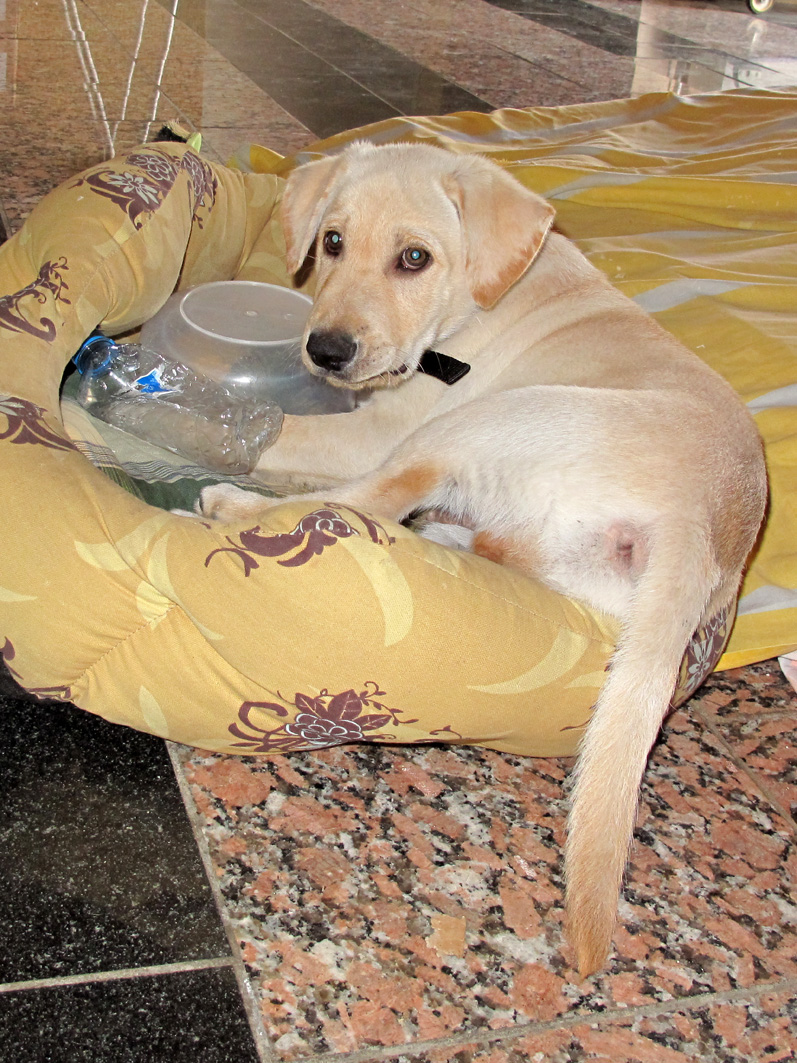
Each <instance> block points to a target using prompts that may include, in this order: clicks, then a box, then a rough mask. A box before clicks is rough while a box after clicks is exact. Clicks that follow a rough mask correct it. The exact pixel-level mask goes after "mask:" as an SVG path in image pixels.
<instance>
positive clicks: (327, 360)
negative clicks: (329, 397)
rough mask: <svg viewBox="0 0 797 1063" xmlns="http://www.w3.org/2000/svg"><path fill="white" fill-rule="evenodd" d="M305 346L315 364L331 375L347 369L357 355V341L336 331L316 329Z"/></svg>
mask: <svg viewBox="0 0 797 1063" xmlns="http://www.w3.org/2000/svg"><path fill="white" fill-rule="evenodd" d="M305 346H306V348H307V353H308V355H309V356H310V360H311V361H312V362H313V364H314V365H317V366H318V368H319V369H326V370H327V371H328V372H330V373H338V372H340V370H341V369H345V367H346V366H347V365H348V364H349V362H351V361H352V359H353V358H354V355H355V354H356V353H357V341H356V340H354V339H352V337H351V336H349V335H348V334H347V333H345V332H339V331H337V330H336V329H316V330H315V331H314V332H311V333H310V335H309V336H308V337H307V343H306V345H305Z"/></svg>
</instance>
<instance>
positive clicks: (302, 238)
mask: <svg viewBox="0 0 797 1063" xmlns="http://www.w3.org/2000/svg"><path fill="white" fill-rule="evenodd" d="M344 164H345V160H344V159H343V158H342V157H341V156H339V155H333V156H331V157H330V158H326V159H317V160H316V161H315V162H308V163H305V165H304V166H300V167H299V168H298V169H296V170H294V171H293V173H292V174H291V175H290V176H289V177H288V183H287V185H286V187H285V192H284V193H283V196H282V205H281V208H280V209H281V211H282V228H283V231H284V233H285V244H286V249H287V255H286V263H287V266H288V270H289V272H290V273H296V271H297V270H298V269H299V267H300V266H301V264H302V263H303V262H304V260H305V258H306V256H307V252H308V251H309V250H310V248H311V246H312V244H313V240H315V236H316V233H317V232H318V226H319V225H320V223H321V217H322V215H323V213H324V211H325V210H326V206H327V203H328V202H329V198H330V196H331V194H332V187H333V184H334V182H335V178H336V177H337V176H338V174H339V173H340V172H341V171H342V168H343V166H344Z"/></svg>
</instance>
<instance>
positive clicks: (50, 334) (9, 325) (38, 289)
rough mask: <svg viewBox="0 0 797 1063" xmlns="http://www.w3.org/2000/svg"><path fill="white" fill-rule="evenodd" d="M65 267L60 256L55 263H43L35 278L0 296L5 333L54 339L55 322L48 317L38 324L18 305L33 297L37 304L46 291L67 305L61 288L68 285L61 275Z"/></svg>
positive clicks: (0, 319)
mask: <svg viewBox="0 0 797 1063" xmlns="http://www.w3.org/2000/svg"><path fill="white" fill-rule="evenodd" d="M68 269H69V265H68V263H67V260H66V258H65V257H64V256H62V257H61V258H59V259H58V260H57V261H55V262H45V263H44V265H43V266H42V268H41V269H40V270H39V275H38V277H37V278H36V280H35V281H32V282H31V283H30V284H27V285H25V287H24V288H21V289H20V290H19V291H18V292H14V293H13V294H12V295H4V296H2V297H0V328H5V329H8V330H9V332H26V333H28V335H30V336H35V337H36V338H37V339H41V340H46V341H47V342H48V343H52V341H53V340H54V339H55V332H56V328H55V322H54V321H52V320H51V319H50V318H49V317H41V318H39V323H38V324H35V323H34V322H32V321H28V319H27V318H25V317H23V316H22V314H21V313H20V309H19V308H20V304H21V303H22V302H23V300H25V299H33V300H34V301H35V302H37V303H40V304H44V303H46V302H47V295H48V293H49V294H50V295H52V297H53V299H54V300H55V301H56V302H59V303H66V304H67V306H68V305H70V301H69V299H67V298H66V296H65V295H64V292H65V291H69V285H68V284H67V283H66V281H65V280H64V276H63V275H64V273H65V271H66V270H68Z"/></svg>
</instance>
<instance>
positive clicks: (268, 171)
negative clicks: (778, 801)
mask: <svg viewBox="0 0 797 1063" xmlns="http://www.w3.org/2000/svg"><path fill="white" fill-rule="evenodd" d="M795 106H797V96H794V95H789V94H788V93H785V94H784V93H780V94H779V93H769V92H762V93H747V94H745V93H742V94H731V95H725V96H712V97H701V98H696V99H691V100H679V99H677V98H675V97H672V96H652V97H644V98H642V99H639V100H636V101H619V102H615V103H609V104H597V105H587V106H583V107H570V108H563V109H557V110H550V109H536V110H530V111H499V112H496V113H494V114H492V115H489V116H485V115H476V114H462V115H454V116H450V117H448V118H441V119H412V120H410V119H407V120H394V121H391V122H387V123H383V124H380V125H377V126H372V127H369V128H368V129H366V130H362V131H359V132H358V133H357V134H355V133H351V134H347V135H345V136H341V137H337V138H334V139H333V140H331V141H328V142H325V143H324V144H321V145H319V146H318V149H317V150H318V151H319V152H323V151H332V150H337V149H338V148H339V147H340V146H341V145H342V144H343V143H345V142H346V141H348V140H351V139H353V138H354V137H355V136H365V137H367V138H370V139H373V140H375V141H378V142H384V141H388V140H396V139H416V140H419V139H420V140H427V141H432V142H435V143H439V144H443V145H445V146H446V147H449V148H450V149H452V150H455V151H479V152H484V153H487V154H489V155H491V156H492V157H493V158H495V159H496V160H497V161H498V162H500V163H502V164H505V165H507V166H509V167H510V168H511V169H512V172H513V173H515V174H516V176H517V177H519V178H520V180H522V181H524V182H526V183H528V184H529V186H531V187H533V188H534V189H535V190H536V191H538V192H541V193H543V194H545V195H548V196H549V197H550V198H552V199H553V200H554V202H555V203H556V205H557V207H558V210H559V224H560V226H561V227H562V228H563V229H564V230H565V231H566V232H567V233H568V234H569V235H570V236H572V237H573V238H574V239H576V240H577V241H578V242H579V244H580V245H581V246H582V248H583V249H584V250H585V252H586V253H587V254H588V255H589V256H590V257H591V259H592V260H593V261H594V262H595V263H596V264H597V265H598V266H600V267H601V268H602V269H604V270H605V271H606V273H607V274H608V275H609V277H610V278H611V279H612V280H613V281H614V282H615V283H616V284H618V286H619V287H621V288H623V290H624V291H626V292H627V293H628V294H630V295H631V296H633V297H635V298H637V299H638V300H639V301H640V302H642V304H643V305H644V306H646V307H647V308H648V309H650V310H651V311H652V312H654V313H656V315H657V317H658V318H659V320H660V321H661V322H662V323H663V324H664V325H665V326H666V327H667V328H669V329H671V330H672V331H673V332H675V333H676V334H678V335H679V336H680V337H681V338H682V339H683V341H684V342H685V343H686V344H687V345H689V346H691V347H692V348H693V349H695V350H696V351H698V353H699V354H701V355H702V356H703V357H704V358H705V359H706V360H707V361H709V362H710V363H711V364H712V365H714V366H715V367H716V368H718V369H719V370H720V372H722V373H724V374H725V375H726V376H727V377H728V379H729V380H730V381H731V382H732V384H733V385H734V386H735V387H736V388H737V389H738V391H739V392H740V393H741V394H742V395H743V397H744V398H745V399H746V400H747V401H750V402H751V403H752V406H753V408H754V409H755V410H756V412H757V415H758V419H759V424H760V426H761V429H762V432H763V433H764V435H765V438H766V441H767V450H768V457H769V462H770V473H771V478H772V505H771V513H770V518H769V524H768V527H767V530H766V533H765V535H764V537H763V540H762V544H761V549H760V552H759V554H758V556H757V558H756V560H755V562H754V565H753V567H752V569H751V571H750V573H749V575H748V577H747V581H746V583H745V586H744V588H743V597H742V602H741V609H740V618H739V620H738V621H737V623H736V627H735V630H734V632H733V635H732V638H731V642H730V645H729V648H728V651H727V652H726V654H725V656H724V657H723V660H722V662H721V664H723V665H730V664H739V663H743V662H746V661H752V660H760V659H763V658H766V657H771V656H773V655H775V654H777V653H781V652H786V651H788V650H792V649H794V648H795V647H797V623H796V621H795V618H796V617H797V612H796V611H795V609H796V608H797V590H795V588H797V534H795V531H796V525H797V514H795V497H797V495H795V482H794V481H795V465H797V443H796V442H795V433H796V430H797V418H796V417H795V402H796V401H797V398H796V397H795V395H796V393H797V362H796V360H795V354H796V353H797V313H796V312H795V310H796V308H795V297H794V290H795V289H794V268H793V264H794V261H795V258H794V254H795V248H794V240H795V227H796V226H797V189H795V187H794V184H793V181H794V173H795V170H797V146H795V137H794V123H793V115H794V113H795ZM304 157H305V156H303V157H302V158H304ZM296 161H297V160H295V159H294V160H283V159H280V158H279V157H278V156H275V155H274V154H273V153H270V152H267V151H266V150H265V149H258V148H253V149H251V151H249V152H248V153H246V158H242V159H239V160H238V162H237V165H238V167H239V168H237V169H236V168H226V167H220V166H214V165H212V164H210V163H209V162H207V161H206V160H205V159H203V158H201V157H200V156H199V155H198V154H197V153H196V152H195V151H193V150H192V149H191V148H188V147H186V146H183V145H175V144H150V145H144V146H142V147H141V148H139V149H137V150H135V151H133V152H132V153H130V154H128V155H126V156H124V157H120V158H116V159H114V160H112V161H110V162H108V163H104V164H101V165H99V166H96V167H94V168H92V169H91V170H89V171H87V172H85V173H84V174H82V175H80V176H78V177H76V178H74V179H73V180H70V181H67V182H66V183H65V184H64V185H62V186H61V187H60V188H58V189H56V190H55V191H54V192H53V193H51V194H50V195H49V196H48V197H46V198H45V199H44V200H43V201H42V202H41V203H40V204H39V205H38V206H37V208H36V209H35V210H34V211H33V213H32V214H31V216H30V218H29V219H28V221H27V223H26V224H25V226H24V227H23V229H22V230H21V232H20V233H19V234H18V235H17V236H15V237H14V238H13V239H11V240H10V241H8V243H7V244H6V245H5V246H3V247H2V248H0V468H2V476H3V544H2V553H1V554H0V556H1V557H2V562H1V563H0V644H2V646H3V656H4V659H5V661H6V664H7V665H8V667H9V668H10V669H11V671H12V673H13V674H14V675H15V676H16V677H17V678H18V680H19V681H20V682H21V683H22V684H23V685H24V686H25V687H26V688H27V689H28V690H31V691H33V692H34V693H36V694H38V695H39V696H42V697H56V698H63V699H65V700H70V701H72V702H74V703H75V704H76V705H79V706H81V707H82V708H85V709H87V710H89V711H91V712H95V713H98V714H100V715H102V716H104V717H106V718H107V719H109V720H113V721H116V722H118V723H123V724H127V725H129V726H131V727H135V728H139V729H141V730H146V731H151V732H153V733H156V734H159V735H162V736H164V737H168V738H171V739H175V740H177V741H180V742H185V743H188V744H192V745H198V746H201V747H204V748H206V749H213V750H220V751H225V752H239V753H253V754H267V753H272V752H281V751H287V750H291V749H298V748H303V747H308V746H317V745H327V744H332V743H336V742H344V741H356V740H365V741H376V742H428V741H443V742H466V743H477V744H480V745H483V746H488V747H491V748H494V749H499V750H506V751H510V752H515V753H523V754H532V755H551V754H564V753H572V752H573V751H574V749H575V746H576V743H577V740H578V738H579V736H580V734H581V733H582V730H583V726H584V724H585V721H586V720H587V719H588V716H589V712H590V707H591V705H592V704H593V702H594V700H595V696H596V693H597V691H598V689H599V687H600V684H601V682H602V680H603V676H604V671H605V667H606V663H607V661H608V659H609V657H610V654H611V651H612V646H613V639H614V636H615V633H616V628H615V624H614V622H613V621H611V620H607V619H606V618H605V617H601V616H599V615H596V614H594V613H593V612H591V611H590V610H588V609H586V608H584V607H582V606H580V605H577V604H574V603H572V602H570V601H567V600H565V599H563V598H562V597H560V596H558V595H556V594H554V593H553V592H551V591H550V590H547V589H546V588H544V587H542V586H540V585H538V584H536V583H534V582H533V581H531V580H529V579H526V578H524V577H523V576H521V575H519V574H517V573H513V572H512V571H510V570H508V569H503V568H500V567H498V566H495V565H493V564H491V563H490V562H488V561H486V560H484V559H481V558H477V557H473V556H470V555H467V554H459V553H456V552H453V551H449V550H446V549H444V548H443V547H440V546H437V545H435V544H433V543H430V542H427V541H425V540H423V539H420V538H418V537H417V536H415V535H413V534H412V533H411V532H409V531H407V530H406V529H404V528H402V527H399V526H396V525H393V524H390V523H387V522H380V521H378V520H375V519H374V518H373V517H371V516H369V515H368V514H362V513H355V512H353V511H351V510H348V509H345V508H343V507H333V508H327V507H318V506H317V505H310V504H304V505H303V504H290V505H284V506H281V507H278V508H276V509H274V510H272V511H270V512H269V514H268V517H267V520H264V521H263V522H262V523H261V524H260V525H259V526H256V527H252V526H251V522H250V524H246V523H244V524H241V525H231V526H225V527H209V526H206V525H204V524H202V523H199V522H195V521H190V520H185V519H182V518H180V517H177V516H174V515H172V514H171V513H169V512H167V511H166V510H164V509H160V508H155V507H154V506H152V505H149V504H147V503H146V502H144V501H142V500H141V498H138V497H136V496H135V495H134V494H131V493H128V492H126V491H125V490H123V489H122V487H120V486H119V484H118V483H116V482H114V481H113V480H112V479H111V478H110V477H108V476H106V475H104V474H103V473H102V472H101V471H99V469H98V468H96V467H95V466H94V465H93V464H92V463H91V462H89V461H88V460H87V458H86V457H85V453H84V452H85V450H86V446H85V445H84V442H83V441H81V440H80V439H78V438H76V435H79V434H80V433H79V432H76V430H75V428H74V427H73V428H72V435H71V436H70V434H69V433H68V432H67V430H66V428H65V425H64V420H63V417H62V414H61V407H60V404H59V389H60V386H61V382H62V375H63V371H64V367H65V366H66V365H67V363H68V362H69V359H70V358H71V356H72V354H73V353H74V352H75V350H76V349H77V348H78V346H79V345H80V343H81V342H82V340H83V339H84V338H85V337H86V336H87V335H88V333H89V332H91V330H92V329H94V328H95V327H96V326H98V325H99V326H100V327H101V328H102V329H103V330H104V331H106V332H108V333H110V334H112V335H116V334H119V333H123V332H130V331H131V330H135V329H136V328H137V327H139V326H140V325H141V324H142V323H143V322H144V321H146V320H147V319H148V318H149V317H150V316H151V315H152V314H153V313H155V311H156V310H158V309H159V307H160V306H161V305H162V304H163V302H164V301H165V300H166V298H167V297H168V296H169V294H170V293H171V292H172V291H173V290H174V289H175V288H176V287H179V288H186V287H189V286H191V285H195V284H198V283H202V282H206V281H211V280H219V279H228V278H233V277H239V278H248V279H255V280H264V281H270V282H276V283H282V284H289V283H290V280H289V278H288V277H287V276H286V274H285V269H284V264H283V244H282V236H281V231H280V228H279V223H278V220H277V214H276V208H277V205H278V202H279V197H280V193H281V189H282V184H283V176H282V175H283V174H284V173H285V172H287V170H288V169H289V168H290V166H291V165H295V163H296ZM299 161H301V160H299ZM245 169H248V170H249V171H250V172H242V171H243V170H245ZM662 606H663V608H666V602H663V603H662ZM727 626H728V625H727V624H726V623H725V622H724V621H723V620H719V621H717V622H716V623H715V624H713V625H712V626H711V629H710V630H708V631H704V632H700V633H698V636H697V637H696V639H695V640H694V643H693V645H692V647H690V651H689V653H688V654H687V657H686V659H685V661H684V666H683V670H682V676H681V688H680V693H679V696H680V697H681V698H683V697H684V696H686V695H687V694H688V693H689V692H690V691H691V690H693V689H694V687H695V686H696V685H697V684H698V683H699V682H700V681H701V680H702V679H703V678H704V676H705V675H706V674H707V672H708V671H709V670H710V669H711V668H712V667H713V666H714V665H715V664H716V662H717V658H718V656H719V654H720V652H721V651H722V648H723V646H724V643H725V638H726V635H727Z"/></svg>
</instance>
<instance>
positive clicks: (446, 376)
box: [418, 351, 470, 384]
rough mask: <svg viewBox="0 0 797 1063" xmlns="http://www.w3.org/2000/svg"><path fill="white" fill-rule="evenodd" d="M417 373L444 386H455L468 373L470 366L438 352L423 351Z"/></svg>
mask: <svg viewBox="0 0 797 1063" xmlns="http://www.w3.org/2000/svg"><path fill="white" fill-rule="evenodd" d="M418 372H419V373H425V374H426V375H427V376H433V377H435V378H436V379H437V380H442V381H443V383H444V384H456V382H457V381H458V380H461V379H462V378H463V377H464V376H465V374H466V373H469V372H470V366H469V365H468V363H467V362H460V361H458V360H457V359H456V358H452V357H451V356H450V355H448V354H440V352H439V351H424V352H423V354H422V355H421V360H420V362H418Z"/></svg>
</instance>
